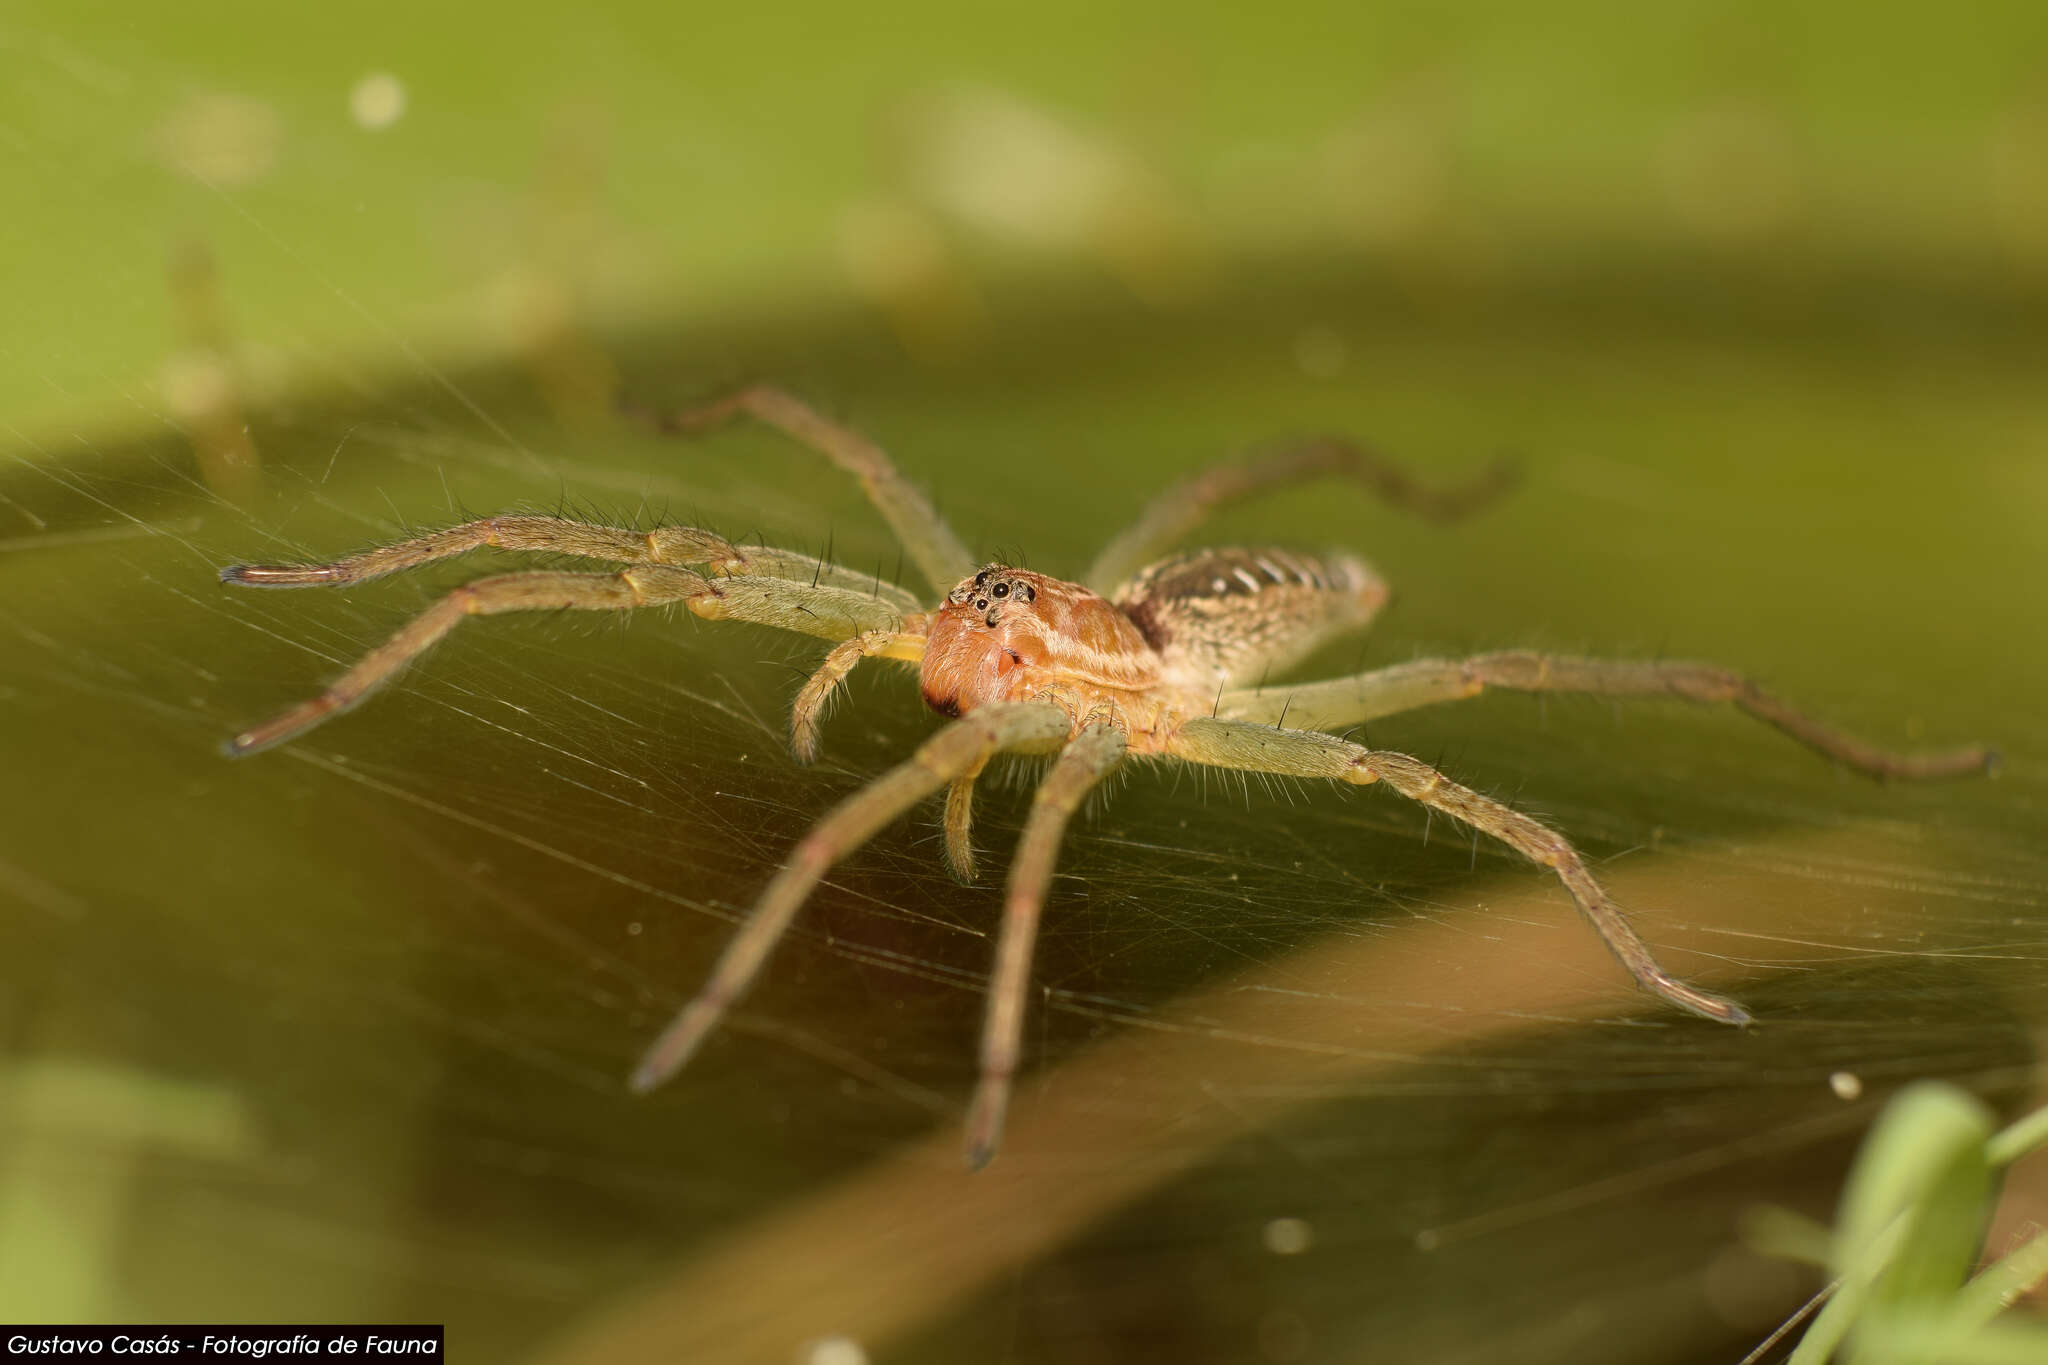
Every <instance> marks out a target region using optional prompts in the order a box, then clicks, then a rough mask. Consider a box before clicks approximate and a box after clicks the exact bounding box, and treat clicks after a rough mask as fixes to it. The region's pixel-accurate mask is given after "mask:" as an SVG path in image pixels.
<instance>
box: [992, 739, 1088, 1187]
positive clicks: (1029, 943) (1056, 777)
mask: <svg viewBox="0 0 2048 1365" xmlns="http://www.w3.org/2000/svg"><path fill="white" fill-rule="evenodd" d="M1123 757H1124V737H1123V732H1122V731H1120V730H1118V729H1117V728H1116V727H1115V726H1111V725H1096V726H1091V727H1089V728H1088V729H1085V730H1083V731H1082V732H1081V733H1080V735H1079V736H1078V737H1076V738H1075V740H1074V742H1073V743H1071V744H1069V745H1068V746H1067V747H1066V748H1065V749H1064V750H1063V751H1062V752H1061V754H1060V756H1059V759H1058V761H1056V762H1055V763H1054V764H1053V768H1052V771H1051V772H1050V773H1049V774H1047V775H1046V778H1045V781H1044V782H1042V783H1040V784H1039V788H1038V793H1037V795H1035V796H1034V797H1032V799H1031V814H1030V816H1029V818H1028V819H1026V821H1025V823H1024V834H1023V837H1022V838H1021V839H1020V840H1019V841H1018V844H1017V855H1016V858H1015V859H1014V860H1013V861H1012V862H1011V864H1010V885H1009V890H1008V892H1007V893H1006V894H1005V897H1004V900H1003V927H1002V931H1001V934H1000V936H999V938H998V939H997V942H996V963H995V970H994V972H993V973H991V975H990V977H989V985H988V1016H987V1021H986V1022H985V1023H984V1024H983V1026H982V1035H981V1080H980V1083H979V1084H978V1085H977V1086H976V1087H975V1091H974V1104H973V1107H972V1108H971V1109H969V1111H968V1118H967V1164H968V1166H969V1167H970V1168H972V1169H974V1170H980V1169H981V1168H982V1167H983V1166H986V1165H987V1164H988V1162H989V1158H991V1157H993V1156H994V1155H995V1154H996V1143H997V1142H998V1141H999V1140H1000V1139H1001V1138H1002V1133H1003V1119H1004V1117H1005V1116H1006V1115H1007V1114H1008V1113H1009V1108H1010V1087H1011V1082H1012V1078H1014V1077H1015V1075H1016V1074H1017V1059H1018V1056H1019V1055H1020V1053H1021V1051H1022V1039H1023V1036H1024V1012H1025V1008H1026V1006H1027V1004H1028V1003H1029V999H1030V988H1031V955H1032V950H1033V949H1034V948H1035V947H1036V945H1037V942H1038V921H1039V915H1040V913H1041V912H1042V911H1043V910H1044V909H1045V898H1046V894H1047V893H1048V891H1050V889H1051V886H1052V873H1053V867H1054V865H1055V864H1056V863H1057V862H1058V861H1059V853H1060V841H1061V839H1062V838H1064V837H1065V835H1066V831H1067V823H1068V821H1070V820H1071V819H1072V818H1073V815H1074V812H1075V811H1076V810H1078V809H1079V808H1080V805H1081V802H1082V801H1083V800H1084V799H1086V797H1087V795H1088V793H1089V792H1091V791H1093V790H1094V789H1095V787H1096V785H1097V784H1098V783H1100V782H1101V781H1102V780H1103V779H1104V778H1105V777H1108V776H1109V775H1110V773H1111V772H1113V771H1115V769H1116V766H1117V764H1119V763H1121V762H1122V761H1123Z"/></svg>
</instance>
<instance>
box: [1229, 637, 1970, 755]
mask: <svg viewBox="0 0 2048 1365" xmlns="http://www.w3.org/2000/svg"><path fill="white" fill-rule="evenodd" d="M1489 687H1498V688H1506V689H1509V690H1512V691H1517V692H1585V693H1591V694H1594V695H1599V696H1627V697H1660V696H1661V697H1678V698H1681V699H1683V700H1685V701H1689V702H1695V703H1698V704H1701V705H1715V704H1717V703H1724V702H1727V703H1733V704H1734V705H1735V706H1737V707H1739V708H1740V709H1742V710H1743V711H1746V712H1748V713H1749V714H1750V715H1752V716H1754V717H1756V718H1757V719H1758V720H1761V721H1763V722H1764V723H1765V724H1767V725H1770V726H1773V727H1774V728H1776V729H1778V730H1780V731H1782V732H1784V733H1785V734H1787V735H1789V736H1791V737H1792V738H1793V739H1795V740H1797V741H1799V742H1800V743H1801V744H1804V745H1805V746H1806V747H1807V748H1809V749H1812V750H1814V751H1815V752H1816V753H1819V754H1823V755H1825V756H1826V757H1828V758H1831V759H1834V760H1835V761H1836V762H1838V763H1843V764H1846V765H1848V766H1849V767H1851V768H1854V769H1855V770H1856V771H1857V772H1860V773H1863V774H1865V775H1867V776H1870V777H1874V778H1878V779H1880V780H1883V779H1891V778H1908V779H1928V778H1944V777H1967V776H1973V775H1976V774H1979V773H1985V772H1989V771H1992V770H1993V769H1995V768H1996V767H1997V765H1998V751H1997V750H1995V749H1992V748H1988V747H1986V746H1984V745H1981V744H1973V745H1969V746H1967V747H1964V748H1957V749H1948V750H1941V751H1935V752H1927V753H1895V752H1893V751H1891V750H1888V749H1881V748H1879V747H1877V746H1876V745H1874V744H1870V743H1868V742H1866V741H1864V740H1862V739H1859V738H1857V737H1856V736H1854V735H1851V734H1848V733H1846V732H1844V731H1842V730H1838V729H1836V728H1834V727H1833V726H1831V725H1826V724H1823V723H1822V722H1820V721H1818V720H1815V719H1814V718H1813V717H1811V716H1809V715H1807V714H1806V713H1805V712H1803V711H1800V710H1797V709H1796V708H1794V707H1792V706H1790V705H1788V704H1787V703H1785V702H1783V701H1781V700H1779V699H1778V698H1777V697H1775V696H1773V695H1772V694H1771V693H1769V692H1766V691H1765V690H1764V689H1763V688H1761V687H1759V686H1758V685H1757V684H1756V683H1755V682H1753V681H1752V680H1751V679H1749V678H1747V677H1744V676H1743V675H1742V674H1740V673H1736V672H1734V671H1732V670H1730V669H1726V668H1721V667H1718V666H1717V665H1714V664H1705V663H1687V662H1678V661H1671V662H1664V661H1634V660H1622V659H1580V658H1571V657H1567V656H1564V655H1553V654H1538V653H1533V652H1531V651H1528V650H1505V651H1501V652H1499V653H1493V654H1480V655H1475V656H1474V657H1472V658H1469V659H1417V660H1415V661H1414V662H1413V663H1405V664H1396V665H1395V666H1393V667H1392V668H1382V669H1378V670H1375V671H1373V672H1370V673H1361V674H1358V675H1356V676H1355V677H1349V678H1334V679H1331V680H1329V681H1327V682H1316V683H1308V684H1304V685H1303V686H1300V687H1282V688H1270V689H1265V690H1254V689H1244V690H1241V691H1234V692H1225V693H1224V694H1223V695H1222V697H1221V698H1219V699H1218V701H1217V704H1216V715H1217V716H1218V717H1219V718H1221V719H1224V720H1245V721H1253V722H1256V723H1260V724H1267V725H1271V724H1275V723H1276V722H1277V718H1278V716H1279V715H1280V714H1281V713H1282V711H1285V712H1286V713H1287V714H1290V715H1292V716H1294V717H1296V718H1297V719H1298V720H1300V721H1301V722H1302V723H1303V724H1305V725H1307V726H1310V727H1313V728H1316V729H1330V728H1335V727H1338V726H1344V725H1356V724H1359V723H1362V722H1364V721H1370V720H1377V719H1379V718H1380V717H1382V716H1389V715H1393V714H1395V713H1396V712H1400V711H1408V710H1413V709H1415V708H1417V707H1422V706H1431V705H1435V704H1436V703H1438V702H1446V701H1458V700H1462V699H1463V698H1466V697H1476V696H1478V695H1479V694H1480V693H1481V692H1483V691H1485V690H1486V689H1487V688H1489Z"/></svg>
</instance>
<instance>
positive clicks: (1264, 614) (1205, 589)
mask: <svg viewBox="0 0 2048 1365" xmlns="http://www.w3.org/2000/svg"><path fill="white" fill-rule="evenodd" d="M1386 600H1387V585H1386V584H1385V583H1384V582H1383V581H1381V579H1380V577H1379V575H1378V574H1376V573H1374V572H1373V571H1372V569H1371V567H1370V566H1368V565H1367V564H1366V562H1365V561H1364V560H1362V559H1359V558H1357V557H1356V556H1354V555H1346V554H1331V555H1307V554H1298V553H1296V552H1294V551H1291V550H1278V549H1222V550H1195V551H1192V552H1190V553H1187V554H1180V555H1174V556H1172V557H1171V558H1168V559H1162V560H1160V561H1159V562H1158V563H1156V564H1153V565H1150V566H1148V567H1146V568H1144V569H1141V570H1139V571H1138V572H1137V573H1136V574H1134V575H1133V576H1132V577H1131V579H1130V581H1129V582H1127V583H1125V584H1124V585H1123V587H1122V588H1120V589H1118V591H1117V594H1116V605H1117V606H1118V607H1119V608H1121V610H1122V612H1123V614H1124V615H1126V616H1127V617H1128V618H1129V619H1130V620H1131V621H1132V623H1133V624H1135V625H1136V626H1137V628H1138V629H1139V630H1140V631H1141V632H1142V633H1143V634H1144V636H1145V639H1146V642H1147V643H1149V644H1150V645H1151V646H1152V647H1153V649H1154V650H1155V651H1156V652H1157V653H1158V656H1159V659H1160V665H1161V670H1162V673H1163V675H1164V676H1165V677H1166V678H1167V679H1169V680H1170V681H1172V682H1175V683H1179V684H1181V685H1183V686H1186V687H1191V688H1195V689H1197V690H1202V689H1214V688H1216V687H1218V686H1227V685H1238V684H1243V683H1248V682H1256V681H1258V677H1259V675H1261V674H1263V673H1266V672H1269V671H1272V672H1277V671H1279V670H1281V669H1284V668H1287V667H1290V666H1291V665H1293V664H1296V663H1299V662H1300V661H1301V660H1303V659H1305V658H1307V657H1308V656H1309V655H1310V654H1311V653H1313V652H1314V651H1315V650H1316V649H1318V648H1320V647H1321V646H1322V645H1323V644H1325V643H1326V642H1328V641H1329V640H1330V639H1332V638H1333V637H1335V636H1337V635H1340V634H1343V633H1344V632H1346V631H1353V630H1357V629H1359V628H1361V627H1362V626H1364V625H1366V624H1367V623H1368V622H1370V621H1371V620H1372V618H1373V616H1374V615H1376V614H1377V613H1378V611H1379V609H1380V608H1381V607H1382V606H1383V605H1385V603H1386Z"/></svg>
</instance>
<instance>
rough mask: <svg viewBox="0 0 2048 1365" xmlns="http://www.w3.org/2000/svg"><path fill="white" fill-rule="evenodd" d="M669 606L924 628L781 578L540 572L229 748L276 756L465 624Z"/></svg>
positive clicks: (836, 629) (827, 630)
mask: <svg viewBox="0 0 2048 1365" xmlns="http://www.w3.org/2000/svg"><path fill="white" fill-rule="evenodd" d="M670 602H681V603H684V604H686V605H687V606H688V607H689V608H690V610H691V611H692V612H693V613H694V614H696V615H698V616H701V617H704V618H705V619H706V620H738V621H752V622H755V623H756V624H759V625H768V626H780V627H782V628H783V629H785V630H794V631H799V632H802V633H804V634H807V635H819V636H823V637H824V638H825V639H828V640H842V639H845V638H847V637H849V636H853V635H858V634H859V633H861V632H862V631H879V630H899V629H904V628H906V627H910V626H912V625H914V624H915V623H913V622H906V621H905V620H904V619H903V618H902V617H901V616H899V615H897V614H896V613H895V612H894V611H892V610H891V609H890V608H888V607H887V606H885V605H884V604H882V603H881V602H878V601H876V600H875V599H873V598H870V597H867V596H865V595H863V594H859V593H851V592H847V591H845V590H844V589H840V588H825V587H815V588H813V587H806V586H804V585H803V584H799V583H790V582H787V581H785V580H782V579H773V578H726V579H720V580H718V581H717V582H713V581H712V580H710V579H708V578H705V577H704V576H703V575H702V574H698V573H694V572H692V571H691V570H689V569H683V568H677V567H675V566H674V565H669V564H642V565H638V566H635V567H633V568H629V569H621V570H619V571H618V572H617V573H608V574H585V573H556V572H552V571H549V570H541V571H539V572H533V573H514V574H501V575H499V576H497V577H494V578H479V579H477V580H476V581H474V582H472V583H466V584H464V585H463V586H462V587H459V588H457V589H455V590H454V591H453V592H451V593H449V594H448V595H447V596H446V597H443V598H442V599H441V600H440V601H439V602H436V603H435V604H434V605H433V606H431V607H428V608H427V609H426V610H425V611H423V612H421V613H420V614H419V615H418V616H415V617H414V618H413V619H412V620H411V621H409V622H407V623H406V624H405V625H403V626H401V627H399V629H398V631H397V632H396V633H395V634H393V635H392V636H391V638H390V639H388V640H386V641H385V642H384V643H383V644H381V645H379V646H377V648H375V649H373V650H371V651H370V652H369V653H368V654H365V655H364V656H363V657H362V658H361V659H360V660H358V661H357V662H356V664H355V666H354V667H352V668H350V669H349V670H348V671H347V672H346V673H344V674H342V675H341V677H339V678H337V679H336V680H335V681H334V682H333V683H331V684H329V685H328V687H327V690H326V691H324V692H322V693H321V694H320V695H319V696H317V697H314V698H313V699H312V700H310V701H306V702H302V703H300V704H299V705H298V706H295V707H293V708H292V709H291V710H289V711H286V712H285V713H284V714H282V715H280V716H278V717H276V718H275V719H273V720H270V721H267V722H265V723H264V724H262V725H258V726H256V727H255V728H253V729H249V730H244V731H243V732H242V733H241V734H239V735H236V736H235V737H234V738H233V739H232V740H230V741H228V746H227V747H228V752H229V753H230V754H233V755H241V754H250V753H254V752H256V751H257V750H258V749H267V748H269V747H270V746H271V745H273V744H277V743H281V742H282V741H284V740H287V739H291V738H293V737H294V736H297V735H299V734H302V733H304V732H305V731H306V730H309V729H311V728H312V727H313V726H315V725H318V724H319V723H320V722H321V721H323V720H325V719H327V718H328V717H329V716H331V715H334V714H335V713H337V712H340V711H345V710H347V709H348V708H349V707H351V706H354V705H355V704H356V703H357V702H359V701H361V700H362V699H363V698H364V697H365V696H367V695H368V694H369V693H370V692H371V691H373V690H374V689H375V688H377V687H378V686H379V685H380V684H382V683H384V682H385V681H387V680H388V679H390V678H391V677H392V676H393V675H394V674H396V673H398V672H399V670H401V669H403V668H404V667H405V666H406V665H407V664H409V663H411V662H412V661H413V660H414V659H416V658H418V657H419V656H420V655H422V654H424V653H426V651H427V650H429V649H431V648H432V647H433V646H434V645H435V644H437V643H439V641H440V640H441V637H443V636H444V635H446V634H447V633H448V632H449V631H451V630H453V629H454V628H455V627H456V625H457V624H459V623H460V622H461V621H462V620H463V618H465V617H468V616H496V615H500V614H502V613H504V612H512V611H630V610H632V609H633V608H635V607H652V606H660V605H662V604H664V603H670Z"/></svg>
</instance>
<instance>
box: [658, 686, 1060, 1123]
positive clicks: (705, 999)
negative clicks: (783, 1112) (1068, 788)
mask: <svg viewBox="0 0 2048 1365" xmlns="http://www.w3.org/2000/svg"><path fill="white" fill-rule="evenodd" d="M1071 725H1072V722H1071V721H1070V720H1069V719H1068V717H1067V713H1066V712H1064V711H1062V710H1060V709H1059V708H1058V707H1057V706H1050V705H1046V704H1044V703H1040V702H1012V703H1004V704H999V705H995V706H987V707H983V708H982V709H981V710H979V711H976V712H974V713H973V714H972V715H969V716H965V717H963V718H962V719H960V720H957V721H954V722H953V723H952V724H951V725H948V726H947V727H946V728H945V729H943V730H941V731H939V732H938V734H936V735H934V736H932V738H930V739H929V740H926V741H925V743H924V744H923V745H922V746H921V747H920V748H919V749H918V751H917V753H916V754H915V755H913V756H912V757H911V759H910V761H909V762H907V763H902V764H899V765H898V766H896V767H895V768H892V769H890V770H889V771H888V772H887V773H885V774H883V775H882V776H881V777H878V778H876V779H875V780H874V781H873V782H871V783H869V784H868V785H867V786H865V787H863V788H862V789H861V790H860V791H858V792H855V793H854V794H853V795H852V796H850V797H848V798H847V799H846V800H844V801H842V802H840V803H839V805H838V807H837V808H835V809H834V810H833V811H832V813H831V814H830V815H827V816H826V817H825V818H824V819H823V820H820V821H819V822H818V823H817V825H816V826H815V827H813V828H812V830H811V832H810V833H809V834H806V835H805V836H804V837H803V839H802V840H801V841H800V842H799V843H798V844H797V846H796V847H795V848H794V849H793V850H791V852H790V855H789V858H788V860H787V861H785V862H784V863H783V865H782V870H781V871H780V872H777V873H776V874H775V879H774V880H773V881H771V882H769V883H768V888H767V890H765V891H763V892H762V893H761V899H760V901H759V902H758V903H757V904H756V905H755V906H754V909H753V911H752V913H750V914H749V915H748V916H747V918H746V920H745V921H744V922H743V923H742V924H741V925H740V928H739V932H738V933H737V934H735V935H734V936H733V939H732V942H731V943H729V944H728V945H726V949H725V953H724V954H723V955H722V956H721V957H720V958H719V959H718V965H717V966H716V967H714V968H713V969H712V971H711V977H710V979H709V980H708V981H706V982H705V983H704V986H703V988H702V989H701V990H700V991H698V993H697V996H696V998H695V999H694V1000H692V1001H690V1003H689V1004H688V1005H685V1006H684V1007H683V1009H682V1010H681V1011H680V1012H679V1013H678V1014H677V1015H676V1017H675V1019H674V1020H673V1021H671V1022H670V1024H669V1025H668V1027H667V1028H665V1029H663V1030H662V1032H661V1036H660V1037H658V1038H656V1039H655V1040H654V1043H653V1045H652V1046H651V1047H649V1048H648V1049H647V1053H646V1055H645V1056H644V1057H643V1058H642V1059H641V1062H640V1065H639V1066H638V1067H636V1068H635V1069H634V1071H633V1080H632V1085H633V1088H634V1089H635V1090H638V1091H643V1092H644V1091H648V1090H652V1089H653V1088H654V1087H655V1086H657V1085H660V1084H661V1083H662V1082H663V1081H665V1080H667V1079H668V1078H669V1077H670V1076H673V1075H674V1074H675V1073H676V1072H677V1071H679V1070H681V1069H682V1067H683V1064H684V1063H685V1062H687V1061H689V1060H690V1056H691V1054H692V1053H694V1052H695V1051H696V1050H697V1047H698V1045H699V1044H700V1043H702V1042H703V1041H704V1038H705V1035H706V1034H708V1033H710V1032H711V1030H712V1028H713V1027H715V1026H716V1025H717V1023H718V1021H719V1019H720V1018H722V1017H723V1016H724V1014H725V1012H726V1010H727V1009H728V1008H729V1007H730V1006H731V1005H732V1002H733V1001H735V1000H737V999H738V998H739V997H740V995H741V994H742V993H744V992H745V990H746V989H747V987H748V986H750V985H751V984H753V980H754V978H755V976H757V975H758V974H759V973H760V970H761V964H762V963H764V962H766V961H767V959H768V954H769V952H770V950H772V949H773V948H774V947H775V945H776V943H777V942H779V941H780V940H781V938H782V935H783V933H784V932H785V931H786V930H787V929H788V928H789V924H790V921H791V920H792V919H794V918H795V917H796V912H797V911H798V910H799V909H801V908H802V907H803V903H804V902H805V901H806V900H807V899H809V898H810V894H811V891H812V889H813V888H815V887H816V886H817V884H818V882H819V879H821V878H822V877H823V876H824V875H825V873H826V872H828V871H830V870H831V868H832V866H833V865H834V864H835V863H837V862H839V860H840V859H842V858H844V857H846V856H847V855H848V854H850V853H852V852H853V851H854V850H855V849H857V848H859V847H860V846H861V845H862V844H864V843H866V842H867V841H868V840H869V839H871V838H873V837H874V836H875V834H876V833H877V832H878V831H879V830H881V828H882V827H883V826H884V825H886V824H888V823H889V822H890V821H891V820H894V819H895V818H896V817H897V816H899V815H901V814H903V813H904V812H905V811H907V810H909V809H910V808H911V807H912V806H913V805H915V804H917V802H919V801H920V800H922V799H924V798H925V797H927V796H929V795H931V794H932V793H933V792H935V791H937V790H938V789H939V788H940V787H942V786H944V785H945V784H946V783H947V782H949V781H951V780H952V779H953V778H955V777H958V776H959V775H960V774H961V773H963V772H967V771H969V770H970V769H974V768H978V767H980V766H981V765H982V764H983V763H986V762H987V761H988V759H989V756H990V755H992V754H995V753H998V752H1000V751H1001V750H1004V749H1020V748H1042V747H1045V746H1048V745H1052V744H1056V743H1057V742H1058V741H1060V740H1062V739H1064V738H1066V735H1067V731H1068V729H1069V727H1070V726H1071Z"/></svg>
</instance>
